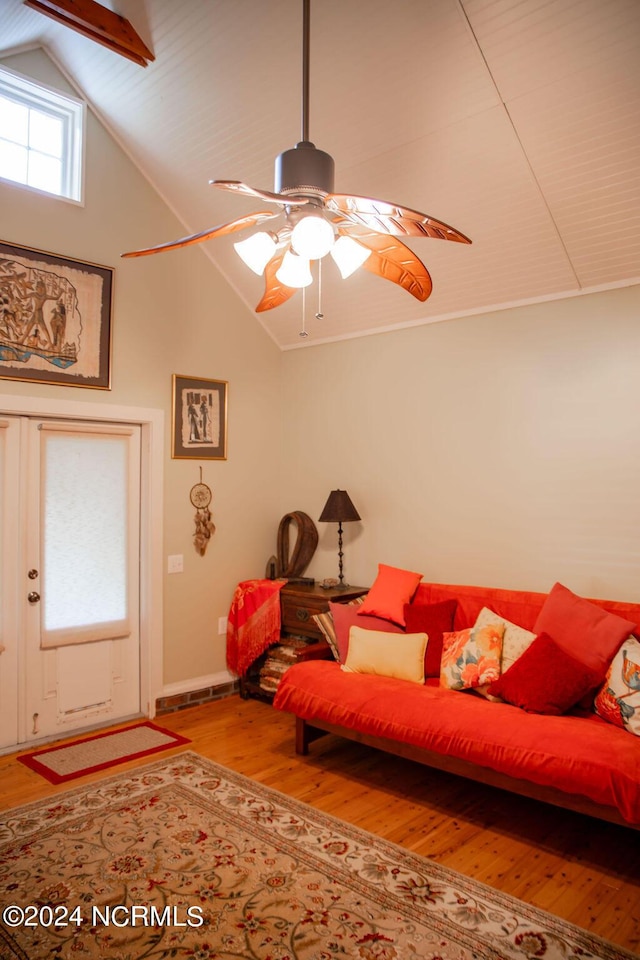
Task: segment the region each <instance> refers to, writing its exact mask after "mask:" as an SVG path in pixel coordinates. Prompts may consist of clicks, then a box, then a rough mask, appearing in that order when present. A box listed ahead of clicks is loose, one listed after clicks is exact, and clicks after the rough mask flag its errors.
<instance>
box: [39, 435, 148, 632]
mask: <svg viewBox="0 0 640 960" xmlns="http://www.w3.org/2000/svg"><path fill="white" fill-rule="evenodd" d="M129 443H130V437H129V436H126V435H125V436H118V435H115V436H108V435H98V436H92V435H78V434H75V435H69V434H66V433H64V432H57V431H53V432H50V430H49V429H48V428H46V427H44V428H42V448H41V449H42V460H41V468H42V487H41V490H42V493H41V523H42V637H41V643H42V647H55V646H61V645H63V644H70V643H86V642H92V641H96V640H106V639H116V638H118V637H126V636H128V635H129V633H130V625H129V599H128V587H127V585H128V555H129V550H128V547H129V509H128V503H129V496H128V494H129V490H128V484H129V479H128V478H129V465H128V455H129Z"/></svg>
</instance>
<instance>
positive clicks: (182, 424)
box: [171, 373, 228, 460]
mask: <svg viewBox="0 0 640 960" xmlns="http://www.w3.org/2000/svg"><path fill="white" fill-rule="evenodd" d="M227 387H228V383H227V381H226V380H202V379H201V378H199V377H182V376H179V375H178V374H175V373H174V375H173V423H172V437H173V441H172V450H171V456H172V457H173V459H174V460H180V459H189V460H226V459H227Z"/></svg>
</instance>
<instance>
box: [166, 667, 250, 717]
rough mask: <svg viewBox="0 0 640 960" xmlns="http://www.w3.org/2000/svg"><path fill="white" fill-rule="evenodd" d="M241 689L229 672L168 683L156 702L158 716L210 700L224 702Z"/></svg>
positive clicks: (235, 678) (236, 679) (223, 671)
mask: <svg viewBox="0 0 640 960" xmlns="http://www.w3.org/2000/svg"><path fill="white" fill-rule="evenodd" d="M238 689H239V684H238V678H237V677H234V676H233V674H231V673H229V672H228V671H227V670H222V671H220V673H213V674H209V675H208V676H205V677H192V678H191V679H190V680H179V681H178V682H177V683H168V684H165V686H164V687H163V688H162V694H161V696H159V697H158V699H157V700H156V715H157V714H162V713H173V712H174V711H176V710H184V708H185V707H195V706H197V705H198V704H201V703H208V702H209V701H210V700H222V699H223V698H224V697H231V696H233V694H235V693H237V692H238Z"/></svg>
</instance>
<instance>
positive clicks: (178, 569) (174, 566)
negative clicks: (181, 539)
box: [167, 553, 184, 573]
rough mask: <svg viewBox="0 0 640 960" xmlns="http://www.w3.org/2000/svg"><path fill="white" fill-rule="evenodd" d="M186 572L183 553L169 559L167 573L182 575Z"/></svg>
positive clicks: (175, 554) (173, 555)
mask: <svg viewBox="0 0 640 960" xmlns="http://www.w3.org/2000/svg"><path fill="white" fill-rule="evenodd" d="M183 570H184V557H183V556H182V554H181V553H174V554H172V556H170V557H167V573H182V572H183Z"/></svg>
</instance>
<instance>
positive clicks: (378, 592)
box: [358, 563, 422, 627]
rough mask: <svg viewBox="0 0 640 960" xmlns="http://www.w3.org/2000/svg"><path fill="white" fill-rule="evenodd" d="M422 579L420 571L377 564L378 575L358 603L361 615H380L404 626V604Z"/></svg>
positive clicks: (409, 599) (408, 600)
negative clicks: (414, 571) (413, 571)
mask: <svg viewBox="0 0 640 960" xmlns="http://www.w3.org/2000/svg"><path fill="white" fill-rule="evenodd" d="M421 580H422V574H421V573H412V572H411V571H410V570H401V569H400V568H398V567H388V566H387V565H386V564H384V563H379V564H378V576H377V577H376V579H375V580H374V583H373V586H372V587H371V590H369V593H368V594H367V595H366V597H365V598H364V602H363V603H361V604H360V609H359V610H358V614H359V615H361V616H363V617H364V616H369V617H381V618H382V619H383V620H391V622H392V623H397V624H399V626H401V627H404V626H406V624H405V619H404V605H405V603H409V602H410V601H411V598H412V597H413V595H414V593H415V592H416V590H417V589H418V584H419V583H420V581H421Z"/></svg>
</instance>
